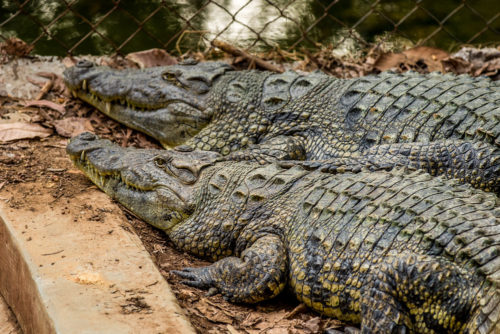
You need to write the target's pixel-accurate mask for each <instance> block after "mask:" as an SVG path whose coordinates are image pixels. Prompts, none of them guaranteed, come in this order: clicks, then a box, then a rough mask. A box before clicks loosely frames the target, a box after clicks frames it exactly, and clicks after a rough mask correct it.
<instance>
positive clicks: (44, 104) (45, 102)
mask: <svg viewBox="0 0 500 334" xmlns="http://www.w3.org/2000/svg"><path fill="white" fill-rule="evenodd" d="M24 106H25V107H32V106H35V107H46V108H50V109H53V110H55V111H58V112H59V113H60V114H61V115H64V113H66V109H65V107H64V105H62V104H58V103H55V102H52V101H49V100H30V101H26V102H25V104H24Z"/></svg>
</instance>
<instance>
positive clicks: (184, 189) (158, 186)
mask: <svg viewBox="0 0 500 334" xmlns="http://www.w3.org/2000/svg"><path fill="white" fill-rule="evenodd" d="M66 152H67V153H68V154H69V156H70V158H71V160H72V161H73V162H74V164H75V165H76V166H77V167H78V168H79V169H80V170H81V171H83V172H84V173H85V175H87V177H88V178H90V179H91V180H92V182H94V183H95V184H96V185H97V186H98V187H99V188H101V189H102V190H103V191H104V192H105V193H107V194H108V195H110V196H111V197H112V198H114V199H116V200H117V201H118V202H120V203H121V204H123V205H124V206H125V207H127V208H128V209H130V210H131V211H132V212H134V213H135V214H136V215H137V216H138V217H140V218H141V219H143V220H145V221H146V222H148V223H149V224H151V225H154V226H156V227H158V228H160V229H163V230H165V231H167V232H168V230H170V229H171V228H172V227H173V226H175V225H176V224H177V223H179V222H181V221H183V220H184V219H185V218H187V217H188V216H189V215H191V214H192V213H193V211H194V208H195V204H194V196H195V193H196V185H197V181H198V179H199V176H200V173H201V171H202V170H203V169H204V168H205V167H207V166H210V165H212V163H213V162H214V160H215V159H217V157H219V154H217V153H215V152H206V151H188V152H181V151H176V150H170V151H168V150H154V149H135V148H122V147H119V146H118V145H115V144H113V143H111V142H110V141H109V140H103V139H99V138H98V137H97V136H96V135H94V134H91V133H88V132H87V133H83V134H81V135H79V136H77V137H74V138H73V139H71V141H70V143H69V144H68V146H67V148H66Z"/></svg>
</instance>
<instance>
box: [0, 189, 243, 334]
mask: <svg viewBox="0 0 500 334" xmlns="http://www.w3.org/2000/svg"><path fill="white" fill-rule="evenodd" d="M0 189H1V188H0ZM226 328H227V330H228V331H229V333H230V334H240V332H239V331H237V330H236V328H234V327H233V326H231V325H227V326H226Z"/></svg>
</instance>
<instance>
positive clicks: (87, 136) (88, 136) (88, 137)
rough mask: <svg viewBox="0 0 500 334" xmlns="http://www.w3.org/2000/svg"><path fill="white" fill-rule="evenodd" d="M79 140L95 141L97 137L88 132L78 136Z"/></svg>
mask: <svg viewBox="0 0 500 334" xmlns="http://www.w3.org/2000/svg"><path fill="white" fill-rule="evenodd" d="M80 139H81V140H87V141H92V140H96V139H97V136H96V135H95V134H93V133H90V132H84V133H82V134H80Z"/></svg>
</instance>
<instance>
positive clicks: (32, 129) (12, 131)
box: [0, 122, 52, 142]
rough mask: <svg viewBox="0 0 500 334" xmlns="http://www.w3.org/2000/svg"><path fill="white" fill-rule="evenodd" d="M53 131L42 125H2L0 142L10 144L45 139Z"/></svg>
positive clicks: (19, 123) (0, 125)
mask: <svg viewBox="0 0 500 334" xmlns="http://www.w3.org/2000/svg"><path fill="white" fill-rule="evenodd" d="M51 134H52V130H50V129H47V128H44V127H43V126H41V125H38V124H33V123H25V122H15V123H5V124H1V123H0V142H8V141H13V140H19V139H27V138H45V137H48V136H50V135H51Z"/></svg>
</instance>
